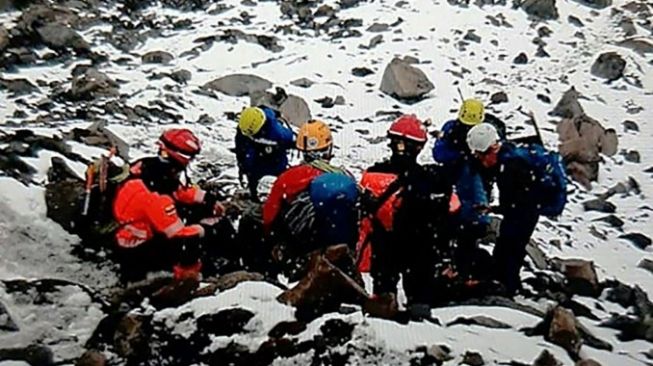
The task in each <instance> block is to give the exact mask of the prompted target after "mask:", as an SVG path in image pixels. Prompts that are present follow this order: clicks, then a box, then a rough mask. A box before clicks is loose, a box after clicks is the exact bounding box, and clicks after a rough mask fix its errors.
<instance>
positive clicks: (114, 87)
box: [68, 67, 119, 100]
mask: <svg viewBox="0 0 653 366" xmlns="http://www.w3.org/2000/svg"><path fill="white" fill-rule="evenodd" d="M73 71H74V70H73ZM118 87H119V85H118V83H116V82H115V81H113V80H111V78H109V77H108V76H107V75H106V74H104V73H102V72H100V71H98V70H97V69H95V68H93V67H89V68H87V69H86V70H85V71H84V72H83V73H82V74H81V75H76V76H74V77H73V83H72V86H71V88H70V91H69V92H68V98H69V99H71V100H91V99H95V98H101V97H115V96H118Z"/></svg>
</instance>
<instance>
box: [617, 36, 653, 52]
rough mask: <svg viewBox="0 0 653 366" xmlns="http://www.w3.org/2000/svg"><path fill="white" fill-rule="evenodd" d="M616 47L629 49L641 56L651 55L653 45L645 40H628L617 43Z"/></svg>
mask: <svg viewBox="0 0 653 366" xmlns="http://www.w3.org/2000/svg"><path fill="white" fill-rule="evenodd" d="M617 46H621V47H625V48H628V49H631V50H633V51H635V52H637V53H639V54H640V55H643V56H645V55H647V54H649V53H653V43H651V41H649V40H647V39H646V38H628V39H625V40H623V41H621V42H619V43H617Z"/></svg>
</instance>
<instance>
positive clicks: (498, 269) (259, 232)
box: [113, 100, 566, 304]
mask: <svg viewBox="0 0 653 366" xmlns="http://www.w3.org/2000/svg"><path fill="white" fill-rule="evenodd" d="M488 119H489V120H490V121H488V122H484V120H485V112H484V108H483V104H482V103H481V102H480V101H478V100H465V101H464V102H463V104H462V107H461V108H460V113H459V115H458V118H457V119H455V120H452V121H449V122H447V123H445V124H444V126H443V128H442V130H441V131H440V133H439V136H438V138H437V140H436V142H435V145H434V148H433V151H432V154H433V158H434V160H435V163H432V164H420V163H419V162H418V156H419V154H420V153H421V152H422V151H423V149H424V147H425V146H426V143H427V141H428V133H427V131H426V129H425V127H424V123H423V122H422V121H421V120H420V119H418V118H417V117H416V116H415V115H403V116H401V117H399V118H397V119H396V120H395V121H394V122H393V123H392V124H391V126H390V128H389V129H388V131H387V138H388V145H389V147H390V150H391V156H390V157H389V158H388V159H387V160H384V161H382V162H378V163H376V164H374V165H372V166H370V167H369V168H368V169H366V170H365V171H364V172H363V173H362V176H361V179H360V182H357V181H356V179H355V178H354V176H353V174H351V173H350V172H348V171H347V170H346V169H344V168H341V167H336V166H334V165H332V164H331V160H332V157H333V156H334V140H333V135H332V133H331V129H330V128H329V126H328V125H327V124H326V123H325V122H323V121H319V120H311V121H307V122H305V123H304V124H303V125H301V127H300V128H299V130H298V132H297V134H296V135H295V133H294V132H293V130H292V129H291V128H290V127H289V126H288V125H287V124H285V125H284V123H283V122H284V121H283V117H282V116H281V114H280V113H279V112H278V111H276V110H274V109H272V108H269V107H263V106H255V107H248V108H245V109H244V110H243V111H242V112H241V113H240V117H239V121H238V127H237V132H236V137H235V143H236V157H237V162H238V171H239V176H240V177H241V183H243V184H244V182H243V181H242V178H243V177H246V178H247V188H248V191H249V196H250V197H251V199H252V201H254V202H258V200H259V195H258V189H257V186H258V183H259V181H260V180H261V178H262V177H264V176H274V177H276V180H275V182H274V185H273V186H272V189H271V191H270V192H269V195H268V196H267V197H266V199H265V201H264V202H263V203H262V204H258V206H257V207H260V210H259V211H258V214H259V216H260V225H252V224H251V223H252V222H253V221H252V220H249V221H248V220H247V219H246V218H245V217H243V218H242V220H241V222H240V227H239V230H238V231H239V232H238V234H237V233H236V231H235V230H234V228H233V227H232V226H231V223H230V221H229V220H228V219H226V218H225V217H224V214H225V207H224V205H223V204H222V203H221V201H222V197H220V196H219V195H217V194H214V193H210V192H205V191H204V190H202V189H200V188H199V187H197V186H195V185H192V184H191V182H190V181H189V178H188V176H187V175H184V176H183V177H182V173H183V172H185V171H186V169H187V166H188V164H189V163H190V162H191V161H192V160H193V158H194V157H195V156H196V155H197V154H199V153H200V151H201V146H200V141H199V139H198V138H197V136H195V135H194V134H193V133H192V132H191V131H190V130H187V129H170V130H167V131H165V132H164V133H163V134H162V135H161V137H160V139H159V141H158V154H157V156H155V157H149V158H144V159H141V160H138V161H136V162H134V163H131V164H130V169H129V177H128V178H127V179H125V180H124V181H123V182H121V183H120V185H119V187H118V188H117V190H116V193H115V198H114V199H113V215H114V219H115V221H116V222H117V224H118V229H117V230H116V232H115V239H116V244H117V246H116V253H117V254H118V256H117V257H118V258H119V261H120V264H121V270H122V273H123V275H124V277H125V278H126V279H127V280H134V279H137V278H139V277H142V276H143V274H144V272H146V271H149V270H152V269H153V268H158V269H166V268H173V272H174V275H175V277H177V278H186V277H197V276H199V274H200V272H204V273H206V265H207V262H208V263H209V264H210V263H212V259H211V258H212V256H215V255H222V254H224V253H225V252H229V250H223V251H222V254H220V253H221V250H222V249H221V248H227V247H228V248H233V247H235V246H241V249H240V254H239V255H240V258H237V259H233V258H232V259H233V263H238V264H240V265H242V266H244V267H245V268H248V269H254V270H257V271H261V272H267V273H270V274H276V273H279V272H284V273H286V274H288V275H289V276H290V278H296V277H295V276H301V275H302V274H303V272H302V271H303V268H302V266H301V263H302V261H301V259H302V258H305V257H306V255H307V254H308V253H310V252H312V251H315V250H323V249H325V248H327V247H329V246H331V245H336V244H347V246H348V247H349V248H350V249H351V252H352V253H355V260H356V262H357V264H358V268H359V269H361V270H362V271H369V272H370V275H371V277H372V279H373V292H374V294H377V295H382V294H391V295H393V296H396V294H397V291H398V285H399V281H400V279H401V281H402V284H403V289H404V292H405V294H406V297H407V300H408V302H409V303H411V304H434V303H438V302H441V301H443V300H445V299H443V298H442V294H443V293H444V292H442V291H439V290H440V289H444V288H445V287H446V286H447V285H446V283H447V281H448V280H452V279H456V280H462V281H463V282H465V283H469V284H471V285H473V284H474V283H475V282H477V281H478V280H483V279H485V280H490V279H493V280H497V281H499V282H500V283H501V284H503V286H505V289H506V290H507V292H508V293H509V294H513V293H515V291H517V290H518V289H519V270H520V268H521V266H522V263H523V260H524V257H525V247H526V244H527V242H528V240H529V238H530V236H531V234H532V232H533V230H534V228H535V226H536V223H537V221H538V218H539V216H540V215H557V214H559V213H560V212H561V210H562V207H564V202H565V199H566V196H565V194H564V192H565V184H566V182H565V177H564V170H562V168H560V162H559V160H556V155H555V154H552V153H549V152H547V151H546V150H545V149H544V148H542V147H541V146H535V147H532V146H530V145H529V146H518V145H516V144H513V143H511V142H509V141H507V140H506V138H505V126H504V125H503V124H502V123H501V122H500V121H499V120H498V119H496V118H488ZM489 122H492V123H489ZM293 148H295V149H297V150H299V151H300V152H301V154H302V161H301V162H300V163H299V164H298V165H295V166H292V167H289V166H288V165H289V158H288V156H289V152H290V150H291V149H293ZM556 164H558V165H557V166H554V165H556ZM494 183H496V185H497V187H498V190H499V204H498V206H494V205H491V197H492V195H491V187H492V185H493V184H494ZM490 212H494V213H499V214H501V215H503V221H502V224H501V227H500V233H499V238H498V241H497V243H496V245H495V249H494V253H493V256H492V258H490V256H489V254H488V253H486V252H484V251H483V250H481V249H479V248H478V245H477V242H478V241H479V239H480V238H481V237H483V236H484V235H485V234H486V231H487V226H488V223H489V218H488V214H489V213H490ZM254 221H256V220H254ZM237 238H238V240H237ZM229 253H230V254H231V255H233V251H232V252H229ZM298 263H299V265H298ZM217 266H218V265H213V266H212V268H211V270H212V271H214V272H215V271H216V270H218V268H216V267H217Z"/></svg>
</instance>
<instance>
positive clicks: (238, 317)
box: [197, 308, 254, 336]
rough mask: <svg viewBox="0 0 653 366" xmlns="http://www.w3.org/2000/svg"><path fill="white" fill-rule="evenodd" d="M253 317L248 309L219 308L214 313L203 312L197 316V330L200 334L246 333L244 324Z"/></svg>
mask: <svg viewBox="0 0 653 366" xmlns="http://www.w3.org/2000/svg"><path fill="white" fill-rule="evenodd" d="M253 317H254V313H252V312H251V311H249V310H245V309H240V308H232V309H225V310H220V311H218V312H217V313H215V314H205V315H202V316H200V317H199V318H197V330H198V331H199V332H201V333H202V334H212V335H214V336H230V335H233V334H238V333H246V330H245V329H244V328H245V325H247V323H248V322H249V321H250V320H251V319H252V318H253Z"/></svg>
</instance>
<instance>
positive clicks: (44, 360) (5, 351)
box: [0, 345, 55, 366]
mask: <svg viewBox="0 0 653 366" xmlns="http://www.w3.org/2000/svg"><path fill="white" fill-rule="evenodd" d="M2 361H24V362H27V363H28V364H29V365H31V366H51V365H55V363H54V355H53V353H52V350H51V349H50V348H48V347H46V346H41V345H30V346H27V347H21V348H0V362H2ZM3 363H4V362H3Z"/></svg>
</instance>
